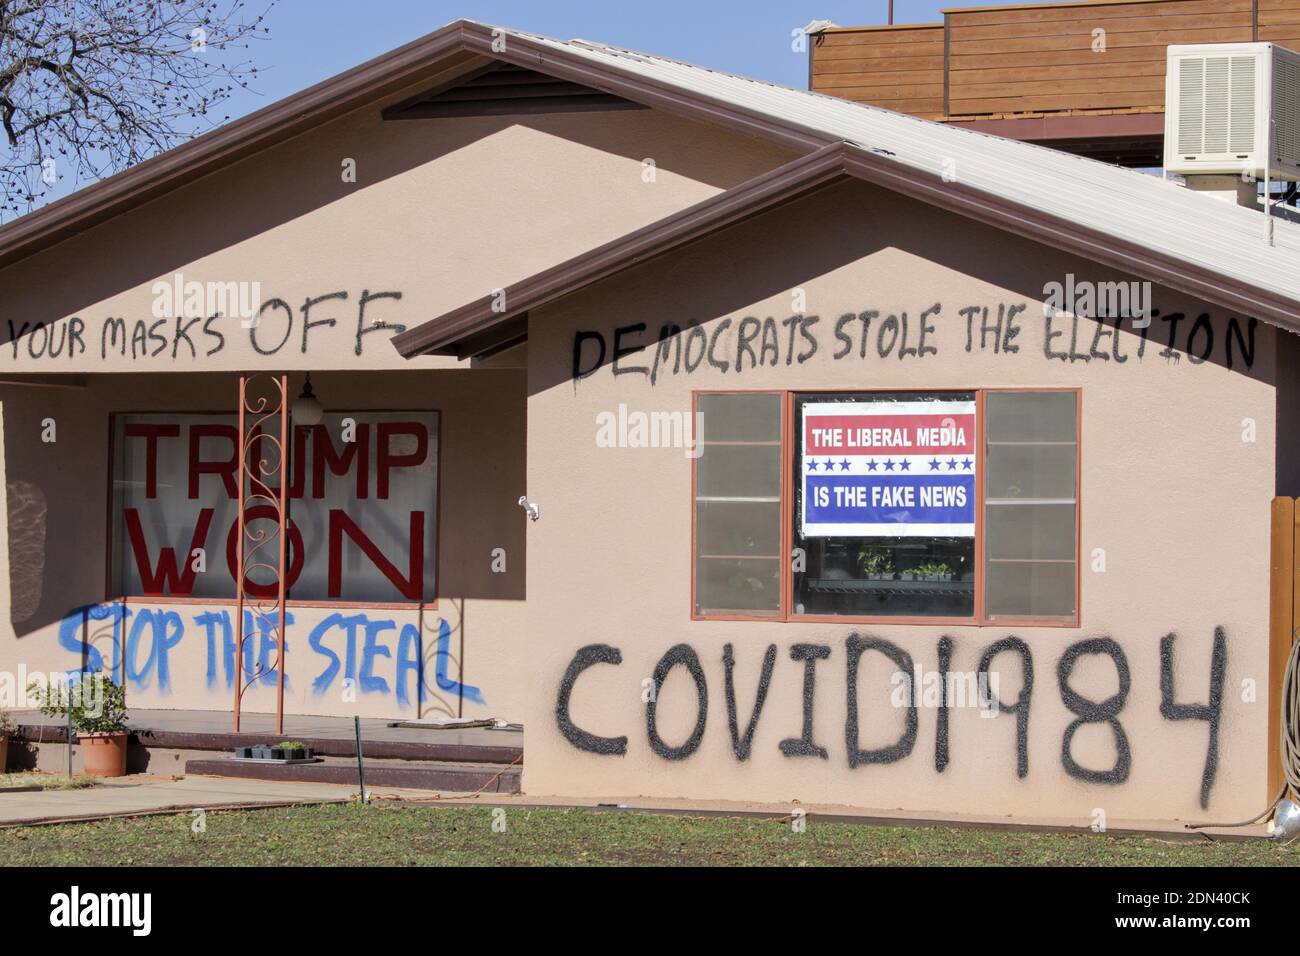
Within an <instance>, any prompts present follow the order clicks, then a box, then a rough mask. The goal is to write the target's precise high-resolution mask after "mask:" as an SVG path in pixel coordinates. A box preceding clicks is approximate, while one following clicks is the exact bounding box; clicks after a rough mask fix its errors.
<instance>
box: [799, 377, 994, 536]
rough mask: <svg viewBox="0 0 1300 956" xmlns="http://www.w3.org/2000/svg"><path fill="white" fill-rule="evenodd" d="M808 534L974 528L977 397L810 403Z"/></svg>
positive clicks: (806, 418)
mask: <svg viewBox="0 0 1300 956" xmlns="http://www.w3.org/2000/svg"><path fill="white" fill-rule="evenodd" d="M802 427H803V455H802V458H801V460H800V480H801V481H802V483H803V513H802V515H801V516H800V517H801V531H802V533H803V536H804V537H806V538H811V537H827V536H832V535H833V536H846V537H957V538H969V537H974V535H975V472H976V463H977V456H976V444H975V403H974V402H973V401H928V402H809V403H807V404H805V405H804V406H803V422H802Z"/></svg>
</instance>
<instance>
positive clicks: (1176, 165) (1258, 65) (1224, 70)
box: [1165, 43, 1300, 179]
mask: <svg viewBox="0 0 1300 956" xmlns="http://www.w3.org/2000/svg"><path fill="white" fill-rule="evenodd" d="M1270 134H1271V135H1270ZM1270 139H1271V144H1270ZM1270 158H1271V162H1270ZM1165 169H1167V170H1168V171H1169V172H1171V173H1181V174H1182V175H1184V176H1188V175H1200V174H1204V175H1224V174H1240V173H1248V174H1250V175H1251V176H1254V177H1255V178H1256V179H1264V178H1265V174H1266V173H1267V174H1268V175H1269V178H1272V179H1300V53H1296V52H1294V51H1292V50H1288V49H1286V48H1285V47H1280V46H1277V45H1276V44H1273V43H1201V44H1194V45H1189V46H1171V47H1169V50H1168V60H1167V66H1166V71H1165Z"/></svg>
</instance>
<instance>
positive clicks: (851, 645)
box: [844, 634, 919, 768]
mask: <svg viewBox="0 0 1300 956" xmlns="http://www.w3.org/2000/svg"><path fill="white" fill-rule="evenodd" d="M845 648H846V650H847V651H848V655H849V664H848V717H847V718H845V721H844V742H845V747H846V749H847V750H848V752H849V767H850V768H853V767H857V766H859V765H861V764H866V763H893V762H894V761H896V760H902V759H903V758H904V757H906V756H907V755H908V754H910V753H911V752H912V748H913V747H915V746H916V730H917V727H918V725H919V718H918V716H917V712H916V694H917V687H916V678H915V676H914V675H915V674H916V671H915V670H914V669H913V668H912V655H911V654H909V653H907V651H905V650H903V649H902V648H901V647H899V646H898V645H897V644H892V643H890V642H889V641H886V640H884V639H882V638H879V637H866V638H863V637H858V635H856V634H850V635H849V639H848V640H847V641H845ZM865 651H879V652H880V653H882V654H884V655H885V656H886V657H888V658H889V659H890V660H891V661H893V662H894V664H895V665H896V666H897V667H898V673H900V674H903V675H905V676H904V679H905V680H906V681H907V697H908V704H907V724H906V726H905V727H904V728H903V734H902V736H901V737H899V738H898V740H896V741H895V742H894V743H892V744H890V745H889V746H888V747H878V748H877V749H875V750H863V749H861V747H860V746H859V745H858V742H859V740H860V739H861V738H860V737H859V735H858V664H859V663H861V661H862V655H863V653H864V652H865Z"/></svg>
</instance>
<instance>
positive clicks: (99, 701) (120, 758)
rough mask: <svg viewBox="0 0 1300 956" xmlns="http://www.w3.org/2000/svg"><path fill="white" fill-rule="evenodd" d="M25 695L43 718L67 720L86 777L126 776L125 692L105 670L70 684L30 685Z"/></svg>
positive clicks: (84, 675) (87, 675) (83, 676)
mask: <svg viewBox="0 0 1300 956" xmlns="http://www.w3.org/2000/svg"><path fill="white" fill-rule="evenodd" d="M27 692H28V694H29V695H30V696H31V697H32V698H34V699H35V700H36V701H38V702H39V706H40V710H41V713H42V714H44V715H45V716H46V717H63V718H67V719H69V722H70V723H71V725H72V731H73V733H74V734H76V736H77V739H78V740H80V742H81V763H82V768H83V770H84V772H85V774H86V776H88V777H124V776H126V743H127V736H128V733H127V728H126V692H125V688H123V687H122V685H121V684H119V683H117V682H116V681H114V680H113V677H112V675H111V674H110V673H109V672H108V671H107V670H105V671H103V672H101V673H97V674H83V675H82V678H81V680H79V681H77V682H75V683H72V684H57V683H50V684H46V685H41V684H39V683H33V684H32V685H31V686H30V687H28V689H27Z"/></svg>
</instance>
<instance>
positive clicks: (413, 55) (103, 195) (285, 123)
mask: <svg viewBox="0 0 1300 956" xmlns="http://www.w3.org/2000/svg"><path fill="white" fill-rule="evenodd" d="M463 32H464V27H463V25H462V23H461V22H456V23H451V24H448V25H447V26H445V27H443V28H442V29H440V30H437V31H435V32H434V33H430V34H428V35H427V36H424V37H421V38H420V39H419V40H415V41H414V42H412V43H408V44H406V45H405V46H401V47H398V48H397V49H395V50H391V51H389V52H388V53H385V54H383V55H382V56H378V57H376V58H374V59H373V60H370V61H368V62H366V63H363V64H361V65H360V66H357V67H354V68H353V69H351V70H348V71H346V72H344V73H340V74H339V75H338V76H335V77H332V78H330V79H328V80H325V81H324V82H321V83H318V84H316V85H315V86H312V87H309V88H308V89H306V90H303V91H302V92H300V93H295V94H294V95H292V96H288V97H286V98H284V99H282V100H278V101H276V102H275V103H272V104H271V105H270V106H267V107H266V108H264V109H260V110H258V111H257V112H256V113H250V114H249V115H248V116H245V117H242V118H241V119H237V120H235V121H233V122H231V123H228V124H226V125H225V126H221V127H219V128H218V129H215V130H213V131H212V132H210V133H205V134H204V135H202V136H199V137H196V138H195V139H192V140H190V141H189V142H187V143H183V144H182V145H180V146H177V147H175V148H174V149H169V150H168V151H167V152H165V153H162V154H160V155H158V156H155V157H153V158H152V159H147V160H145V161H144V162H142V163H139V164H137V165H135V166H132V167H131V168H130V169H128V170H125V171H124V172H121V173H118V174H117V175H115V176H110V177H108V178H107V179H103V180H100V181H99V182H97V183H94V184H93V185H90V186H86V187H85V188H83V189H79V190H77V192H75V193H73V194H72V195H70V196H65V197H64V198H63V199H59V200H56V201H54V202H52V203H50V204H48V205H46V206H43V207H41V208H40V209H38V210H37V211H35V212H32V213H29V214H27V215H26V216H22V217H20V218H18V219H15V220H14V221H13V222H10V223H8V224H6V225H4V226H2V227H0V267H3V266H6V265H9V264H10V263H12V262H16V261H18V260H19V259H23V258H25V257H27V256H29V255H32V254H33V253H35V252H38V251H40V250H41V249H44V248H46V247H48V246H52V245H54V244H55V243H57V242H59V241H61V240H63V239H66V238H68V237H69V236H71V235H73V234H75V233H77V232H79V231H81V230H83V229H88V228H90V227H91V226H94V225H96V224H98V223H100V222H103V221H105V220H106V219H110V218H112V217H113V216H116V215H119V214H121V213H123V212H126V211H127V210H128V209H131V208H132V207H134V206H138V205H141V204H142V203H145V202H147V201H149V200H150V199H154V198H156V197H158V196H161V195H163V194H164V193H166V192H169V191H171V190H173V189H176V188H178V187H180V186H183V185H185V184H187V183H189V182H193V181H194V180H196V179H198V178H200V177H202V176H205V175H207V174H208V173H211V172H214V171H216V170H217V169H220V168H221V167H223V166H226V165H228V164H230V163H233V162H235V161H237V160H240V159H243V158H244V157H246V156H249V155H251V154H253V153H255V152H258V151H260V150H262V149H265V148H267V147H268V146H272V145H274V144H276V143H278V142H280V141H282V140H284V139H287V138H288V137H290V136H294V135H297V134H298V133H302V132H305V131H306V130H308V129H310V128H312V127H313V126H317V125H319V124H321V123H323V122H326V121H328V120H331V119H335V118H337V117H339V116H342V115H343V114H345V113H348V112H351V111H352V110H354V109H357V108H358V107H361V106H364V105H365V104H366V103H368V102H371V101H373V100H375V99H378V98H380V97H383V96H386V95H390V94H392V93H396V92H398V91H399V90H401V89H403V88H405V87H407V86H410V85H411V84H413V83H418V82H419V81H420V80H421V79H422V78H424V77H425V76H432V75H436V74H437V72H438V69H437V68H438V67H439V66H440V65H441V66H444V67H445V65H446V64H445V63H444V62H443V61H445V60H446V58H447V57H448V56H449V55H451V54H454V53H457V52H463V51H464V50H465V44H464V40H463V36H462V34H463Z"/></svg>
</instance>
